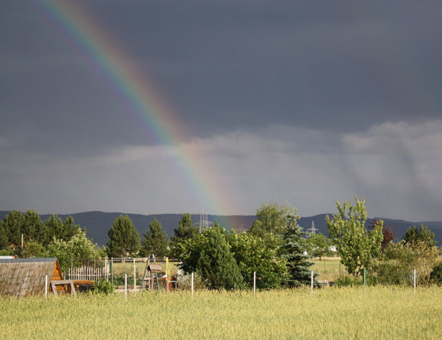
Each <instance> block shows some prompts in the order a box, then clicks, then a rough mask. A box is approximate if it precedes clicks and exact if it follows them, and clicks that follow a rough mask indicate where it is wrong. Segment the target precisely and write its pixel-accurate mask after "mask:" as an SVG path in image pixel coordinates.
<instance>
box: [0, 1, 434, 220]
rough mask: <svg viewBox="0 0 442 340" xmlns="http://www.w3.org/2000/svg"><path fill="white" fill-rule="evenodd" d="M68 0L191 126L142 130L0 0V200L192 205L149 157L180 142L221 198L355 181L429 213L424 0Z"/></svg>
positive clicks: (296, 192) (430, 64)
mask: <svg viewBox="0 0 442 340" xmlns="http://www.w3.org/2000/svg"><path fill="white" fill-rule="evenodd" d="M72 1H73V2H74V3H75V4H76V5H77V6H79V7H81V8H82V9H84V10H85V11H86V12H87V13H89V15H90V18H92V20H93V21H94V24H95V25H98V26H99V27H100V28H101V29H102V30H104V31H106V33H107V34H108V35H109V36H110V37H111V38H112V39H113V40H114V43H115V46H116V47H117V48H119V49H121V50H122V51H124V54H125V56H126V60H125V62H126V63H128V64H131V65H132V66H134V67H135V68H136V70H137V72H138V73H139V74H140V75H141V76H143V77H145V79H147V80H148V81H149V83H151V84H152V85H153V87H154V88H155V89H156V90H157V92H159V93H160V94H162V95H163V97H164V99H165V101H166V102H167V104H169V105H170V106H171V108H172V110H173V115H174V117H175V119H176V124H177V126H183V128H185V129H186V130H188V131H189V132H190V135H189V136H188V138H187V140H182V141H181V142H182V144H181V145H179V146H176V148H175V147H170V148H167V147H161V146H158V145H156V142H155V140H153V139H152V136H150V135H149V131H148V130H149V128H148V127H146V126H143V125H142V123H140V122H139V121H137V120H136V118H133V117H134V115H133V112H130V111H128V106H127V103H125V102H124V100H123V101H122V98H121V96H120V94H119V93H116V92H115V88H114V84H112V83H111V82H109V79H107V78H106V75H104V74H103V73H102V70H100V68H99V67H97V65H96V64H94V63H91V60H90V58H89V57H88V56H87V55H85V53H84V51H83V50H82V48H81V47H79V46H78V45H76V43H75V42H73V41H72V39H71V38H70V37H69V35H68V34H67V33H66V32H65V31H64V30H63V28H61V27H60V26H58V25H57V24H56V23H55V22H54V21H53V20H51V19H50V16H49V15H48V13H45V12H44V11H42V10H41V8H40V7H39V6H38V5H36V4H37V2H33V1H20V0H4V1H0V160H1V161H0V175H1V176H0V191H1V192H2V193H3V194H4V195H1V197H0V208H1V209H3V210H5V209H16V208H18V209H27V208H29V207H31V208H32V207H34V208H37V210H38V211H39V212H41V213H43V212H44V213H51V212H59V213H60V212H65V213H72V212H77V211H85V210H93V209H100V210H104V211H110V210H114V211H121V210H126V211H128V212H139V213H152V212H172V211H173V212H183V211H195V209H198V208H195V207H199V205H200V203H201V202H198V199H195V200H189V198H188V196H189V186H188V183H183V182H185V181H182V180H179V179H178V178H177V176H176V173H174V172H173V171H172V168H173V166H172V167H171V166H170V163H168V161H169V160H168V159H167V157H166V156H165V155H167V154H170V155H174V154H179V153H180V152H182V150H181V149H179V148H186V147H187V148H191V149H192V150H195V154H198V155H199V158H200V159H199V160H201V161H202V162H207V164H211V165H213V168H214V169H216V171H219V174H218V175H219V176H216V175H215V174H213V178H217V180H219V181H221V182H222V181H224V182H222V186H224V187H226V188H227V187H231V188H232V190H231V193H230V194H231V195H232V197H235V199H236V200H237V201H238V202H240V204H238V205H237V209H238V211H236V212H235V213H253V212H254V210H255V209H256V208H257V207H259V206H260V205H261V203H262V202H265V201H266V200H267V199H272V198H276V199H277V200H279V201H280V202H283V201H284V200H286V199H287V200H288V201H289V202H290V203H293V204H294V205H296V206H297V207H298V208H300V212H301V213H302V214H303V215H306V214H307V215H308V214H310V215H313V214H317V213H323V212H327V211H328V212H330V211H333V210H334V209H335V207H334V203H333V202H334V201H335V200H339V201H343V200H352V198H353V195H354V194H357V195H358V197H362V196H365V197H366V199H367V204H368V205H369V206H370V208H371V207H373V214H377V215H378V216H379V215H384V216H392V217H402V218H408V219H410V220H416V219H417V218H418V217H417V216H419V219H426V218H431V219H440V211H441V209H440V206H441V203H440V202H442V198H441V194H440V193H441V192H442V190H441V189H440V183H442V180H441V178H440V173H442V172H441V169H442V160H441V154H442V153H441V151H440V145H442V135H441V133H440V131H441V130H442V129H440V126H441V124H442V121H441V109H442V102H441V101H442V97H441V96H440V94H439V93H440V89H441V88H442V68H441V67H440V60H442V44H441V43H440V37H441V36H442V25H441V24H440V22H441V19H442V3H441V2H440V1H424V2H417V1H385V0H383V1H326V0H324V1H279V0H273V1H259V0H253V1H245V0H235V1H233V0H232V1H230V0H223V1H196V0H186V1H182V0H162V1H146V0H139V1H138V0H137V1H136V0H128V1H122V0H121V1H120V0H75V1H74V0H72ZM135 115H136V114H135ZM173 162H174V160H172V163H173ZM216 171H215V172H216ZM221 182H220V183H221ZM116 183H117V184H118V186H119V187H120V188H123V189H119V195H118V197H117V196H115V195H114V193H115V185H116ZM190 189H192V188H190ZM190 191H191V190H190ZM152 192H154V193H155V194H154V195H153V196H152V198H150V197H148V196H149V195H146V193H149V194H151V193H152ZM60 193H62V195H61V194H60ZM177 193H179V194H177ZM166 206H167V208H164V207H166ZM146 207H147V208H146ZM413 208H415V209H416V210H418V211H417V212H415V211H413ZM72 209H74V211H72ZM146 209H148V210H149V209H151V210H149V211H146ZM152 209H153V210H152ZM219 213H231V212H228V211H220V212H219ZM426 216H428V217H426Z"/></svg>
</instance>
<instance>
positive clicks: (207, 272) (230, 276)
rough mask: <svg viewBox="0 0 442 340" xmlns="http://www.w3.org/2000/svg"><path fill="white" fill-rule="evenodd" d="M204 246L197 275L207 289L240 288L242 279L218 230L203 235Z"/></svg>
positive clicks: (210, 229)
mask: <svg viewBox="0 0 442 340" xmlns="http://www.w3.org/2000/svg"><path fill="white" fill-rule="evenodd" d="M204 237H205V241H206V242H205V246H204V248H203V249H202V251H201V253H200V256H199V259H198V264H197V266H198V267H197V269H198V270H197V273H198V274H199V275H200V276H201V278H202V279H203V281H204V282H205V283H206V285H207V287H208V288H209V289H218V290H219V289H226V290H231V289H236V288H241V286H242V282H243V278H242V276H241V273H240V271H239V268H238V265H237V263H236V260H235V258H234V257H233V255H232V253H231V252H230V245H229V243H228V242H227V241H226V238H225V234H224V233H223V232H222V231H221V229H220V228H209V229H207V231H206V232H205V234H204Z"/></svg>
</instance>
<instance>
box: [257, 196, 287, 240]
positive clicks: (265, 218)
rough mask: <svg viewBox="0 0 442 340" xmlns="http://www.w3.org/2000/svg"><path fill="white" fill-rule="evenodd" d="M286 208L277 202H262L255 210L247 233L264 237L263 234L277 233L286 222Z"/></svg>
mask: <svg viewBox="0 0 442 340" xmlns="http://www.w3.org/2000/svg"><path fill="white" fill-rule="evenodd" d="M287 211H288V208H287V207H286V206H284V205H281V206H280V205H279V204H278V203H268V204H267V205H265V204H262V205H261V208H260V209H258V210H257V211H256V220H255V221H254V222H253V225H252V226H251V227H250V229H249V233H250V234H253V235H256V236H259V237H261V238H265V234H268V233H271V234H274V235H277V234H279V233H281V230H282V228H283V227H284V226H285V225H286V224H287Z"/></svg>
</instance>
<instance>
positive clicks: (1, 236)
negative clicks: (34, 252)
mask: <svg viewBox="0 0 442 340" xmlns="http://www.w3.org/2000/svg"><path fill="white" fill-rule="evenodd" d="M8 246H9V243H8V235H7V234H6V230H5V227H4V226H3V221H0V250H2V249H6V248H7V247H8Z"/></svg>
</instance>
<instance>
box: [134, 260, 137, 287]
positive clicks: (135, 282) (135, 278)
mask: <svg viewBox="0 0 442 340" xmlns="http://www.w3.org/2000/svg"><path fill="white" fill-rule="evenodd" d="M136 291H137V265H136V263H135V257H134V292H136Z"/></svg>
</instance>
